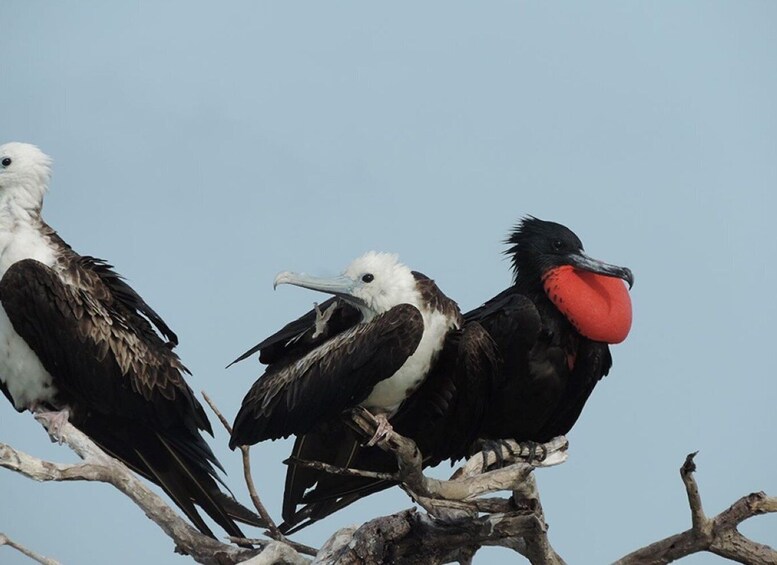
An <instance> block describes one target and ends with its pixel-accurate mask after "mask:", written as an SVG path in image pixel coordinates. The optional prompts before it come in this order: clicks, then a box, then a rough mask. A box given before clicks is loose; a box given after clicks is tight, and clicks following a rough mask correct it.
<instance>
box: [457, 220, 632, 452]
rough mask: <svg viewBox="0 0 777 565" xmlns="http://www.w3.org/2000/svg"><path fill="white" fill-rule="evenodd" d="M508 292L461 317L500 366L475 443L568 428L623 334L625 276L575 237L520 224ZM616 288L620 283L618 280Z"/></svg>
mask: <svg viewBox="0 0 777 565" xmlns="http://www.w3.org/2000/svg"><path fill="white" fill-rule="evenodd" d="M507 243H508V244H509V245H510V248H509V249H508V250H507V251H506V253H507V254H509V255H510V257H511V259H512V265H513V274H514V278H513V285H512V286H510V287H509V288H507V289H506V290H504V291H503V292H501V293H499V294H498V295H497V296H495V297H494V298H492V299H491V300H489V301H488V302H486V303H485V304H483V305H482V306H480V307H479V308H476V309H475V310H472V311H471V312H468V313H467V314H466V315H465V319H466V320H468V321H471V322H478V323H479V324H481V325H482V326H483V327H484V328H485V329H486V331H487V332H488V333H489V335H490V336H491V337H492V338H493V339H494V341H495V342H496V344H497V348H498V349H499V352H500V354H501V357H502V365H501V370H500V373H499V376H498V377H497V381H496V382H497V385H496V387H495V389H494V393H493V395H492V399H493V400H492V403H491V405H490V406H489V409H488V412H487V416H486V418H485V422H484V425H483V429H482V432H481V434H480V435H481V437H483V438H492V439H500V438H512V439H515V440H517V441H528V442H538V443H542V442H546V441H548V440H550V439H552V438H554V437H556V436H559V435H565V434H567V433H568V432H569V431H570V430H571V429H572V426H574V424H575V422H576V421H577V419H578V417H579V416H580V413H581V411H582V409H583V406H584V405H585V403H586V401H587V400H588V397H589V396H590V394H591V392H592V391H593V389H594V387H595V386H596V383H598V382H599V380H600V379H601V378H602V377H604V376H605V375H607V373H608V372H609V370H610V367H611V366H612V356H611V355H610V349H609V347H608V344H615V343H620V342H621V341H623V340H624V339H626V336H627V335H628V333H629V330H630V329H631V299H630V298H629V293H628V291H627V290H626V287H625V285H624V284H623V281H625V282H627V283H628V285H629V288H631V286H632V285H633V284H634V275H633V274H632V272H631V270H630V269H628V268H626V267H620V266H617V265H611V264H608V263H604V262H602V261H599V260H596V259H593V258H591V257H589V256H588V255H586V254H585V253H584V251H583V244H582V242H581V241H580V238H579V237H578V236H577V235H575V233H574V232H573V231H572V230H570V229H569V228H567V227H566V226H563V225H561V224H558V223H555V222H549V221H544V220H540V219H537V218H534V217H531V216H530V217H527V218H525V219H523V221H521V222H520V223H519V224H518V225H517V226H516V228H515V229H514V230H513V232H512V233H511V234H510V236H509V238H508V239H507ZM619 279H622V280H619Z"/></svg>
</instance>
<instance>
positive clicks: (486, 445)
mask: <svg viewBox="0 0 777 565" xmlns="http://www.w3.org/2000/svg"><path fill="white" fill-rule="evenodd" d="M503 448H504V449H505V450H506V451H507V453H508V454H509V456H510V457H515V451H513V448H512V446H511V445H510V444H509V443H508V442H507V440H504V439H496V440H494V439H483V440H480V453H481V454H482V456H483V466H482V467H481V469H480V472H481V473H485V472H486V471H488V470H489V469H501V468H502V467H504V466H505V458H504V455H503V454H502V449H503ZM489 453H493V454H494V458H495V459H496V462H495V463H492V464H491V465H489V464H488V454H489Z"/></svg>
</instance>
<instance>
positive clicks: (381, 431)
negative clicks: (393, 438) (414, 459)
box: [367, 414, 394, 447]
mask: <svg viewBox="0 0 777 565" xmlns="http://www.w3.org/2000/svg"><path fill="white" fill-rule="evenodd" d="M375 419H376V420H377V421H378V429H377V430H375V435H373V436H372V439H371V440H370V441H368V442H367V445H368V446H370V447H372V446H373V445H375V444H376V443H378V442H379V441H381V440H382V439H384V438H385V437H386V436H387V435H389V433H391V432H393V431H394V428H392V427H391V424H390V423H389V421H388V418H387V417H386V415H385V414H376V415H375Z"/></svg>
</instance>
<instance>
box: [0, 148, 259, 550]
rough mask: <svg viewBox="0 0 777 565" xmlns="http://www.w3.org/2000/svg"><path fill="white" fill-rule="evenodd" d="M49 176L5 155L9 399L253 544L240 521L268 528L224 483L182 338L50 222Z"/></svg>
mask: <svg viewBox="0 0 777 565" xmlns="http://www.w3.org/2000/svg"><path fill="white" fill-rule="evenodd" d="M50 176H51V160H50V159H49V157H48V156H46V155H45V154H44V153H43V152H41V151H40V150H39V149H38V148H37V147H35V146H34V145H29V144H26V143H7V144H5V145H2V146H0V277H2V278H0V305H2V308H0V390H2V392H3V393H4V394H5V396H6V397H7V398H8V400H10V401H11V403H12V404H13V406H14V407H15V408H16V409H17V410H18V411H19V412H22V411H24V410H30V411H32V412H35V413H37V414H38V416H41V417H43V418H44V419H47V420H48V421H49V430H50V431H52V432H53V435H54V436H57V435H58V434H59V432H60V430H61V426H62V425H63V424H64V422H66V421H67V420H68V419H69V420H70V421H71V422H72V423H73V425H75V426H76V427H77V428H79V429H81V430H82V431H83V432H84V433H86V434H87V435H89V436H90V437H91V438H92V439H93V440H94V441H95V442H96V443H97V444H98V445H100V446H101V447H102V448H103V449H104V450H105V451H107V452H108V453H110V454H111V455H113V456H114V457H116V458H118V459H120V460H122V461H123V462H124V463H126V464H127V465H129V466H130V467H131V468H133V469H134V470H136V471H137V472H139V473H140V474H142V475H144V476H145V477H146V478H148V479H150V480H152V481H154V482H155V483H157V484H159V485H160V486H161V487H162V488H163V489H164V490H165V491H166V492H167V494H168V495H169V496H170V497H171V498H172V499H173V500H174V501H175V503H176V504H178V506H180V507H181V509H182V510H183V511H184V512H185V513H186V515H187V516H188V517H189V519H190V520H191V521H192V523H194V525H195V526H197V528H199V529H200V530H201V531H202V532H203V533H206V534H208V535H213V534H212V533H211V531H210V529H209V527H208V525H207V524H206V523H205V522H204V521H203V519H202V517H201V516H200V515H199V513H198V512H197V510H196V508H195V504H196V505H199V506H200V507H201V508H202V509H203V510H205V512H206V513H208V514H209V515H210V516H211V517H212V518H213V519H214V520H215V521H216V522H217V523H218V524H219V525H220V526H222V527H223V528H224V529H225V530H226V531H227V532H228V533H229V534H230V535H234V536H240V537H243V536H242V533H241V532H240V529H239V528H238V526H237V525H236V524H235V522H234V520H235V519H237V520H241V521H246V522H249V523H254V524H257V525H262V524H261V521H260V520H259V518H258V517H257V516H256V515H254V514H253V513H251V512H249V511H248V510H246V509H244V508H242V507H241V506H240V505H239V504H238V503H237V502H236V501H234V500H233V499H232V498H231V497H229V496H228V495H226V494H224V493H223V492H222V491H221V490H220V488H219V486H218V485H217V483H216V480H220V479H218V477H217V474H216V467H219V468H220V465H219V463H218V461H217V460H216V457H215V456H214V455H213V452H212V451H211V449H210V447H208V444H207V443H205V440H204V439H203V437H202V435H201V434H200V431H201V430H204V431H207V432H208V433H212V432H211V427H210V423H209V422H208V419H207V417H206V415H205V412H204V410H203V408H202V406H201V405H200V403H199V402H198V401H197V399H196V398H195V396H194V394H193V392H192V390H191V389H190V388H189V386H188V385H187V384H186V381H185V380H184V376H183V375H184V374H185V373H188V371H187V370H186V368H185V367H184V365H183V364H182V363H181V360H180V359H179V358H178V356H177V355H176V354H175V353H174V352H173V348H174V347H175V346H176V345H177V344H178V338H177V336H176V335H175V333H173V331H172V330H171V329H170V328H169V327H168V326H167V325H166V324H165V323H164V321H162V319H161V318H160V317H159V315H158V314H157V313H156V312H155V311H154V310H153V309H151V307H150V306H149V305H148V304H146V302H145V301H144V300H143V299H142V298H141V297H140V296H139V295H138V294H137V293H136V292H135V291H134V290H133V289H132V288H131V287H130V286H129V285H128V284H127V283H126V282H124V280H123V279H122V278H121V277H120V276H119V275H118V274H117V273H116V272H114V271H113V269H112V267H111V266H110V265H108V264H107V263H105V262H104V261H102V260H100V259H96V258H94V257H89V256H81V255H79V254H77V253H76V252H75V251H73V250H72V249H71V248H70V246H69V245H67V244H66V243H65V242H64V241H63V240H62V239H61V238H60V237H59V236H58V235H57V233H56V232H55V231H54V230H53V229H51V228H50V227H49V226H48V225H47V224H46V222H44V221H43V218H42V217H41V209H42V206H43V197H44V195H45V193H46V190H47V188H48V184H49V178H50ZM154 328H156V331H155V329H154ZM157 332H158V333H157Z"/></svg>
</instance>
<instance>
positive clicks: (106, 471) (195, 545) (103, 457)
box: [0, 423, 261, 565]
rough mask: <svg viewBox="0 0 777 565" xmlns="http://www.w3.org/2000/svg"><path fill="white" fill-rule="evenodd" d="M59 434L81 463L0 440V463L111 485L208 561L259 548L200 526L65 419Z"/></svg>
mask: <svg viewBox="0 0 777 565" xmlns="http://www.w3.org/2000/svg"><path fill="white" fill-rule="evenodd" d="M60 436H61V438H62V440H63V442H64V443H66V444H67V445H68V446H69V447H70V448H71V449H72V450H73V451H75V452H76V453H77V454H78V456H79V457H81V459H83V460H84V462H83V463H79V464H61V463H51V462H48V461H43V460H41V459H38V458H37V457H33V456H31V455H28V454H26V453H24V452H21V451H18V450H16V449H14V448H12V447H11V446H9V445H6V444H4V443H0V467H4V468H6V469H10V470H12V471H14V472H16V473H20V474H22V475H24V476H26V477H28V478H31V479H33V480H35V481H99V482H104V483H109V484H111V485H113V486H114V487H116V488H117V489H118V490H120V491H121V492H122V493H124V494H125V495H126V496H128V497H129V498H130V499H131V500H132V501H133V502H134V503H135V504H137V505H138V506H139V507H140V508H141V509H142V510H143V511H144V512H145V514H146V516H148V517H149V518H150V519H151V520H152V521H154V522H155V523H156V524H157V525H158V526H159V527H160V528H161V529H162V531H164V532H165V534H167V536H168V537H170V538H171V539H172V540H173V541H174V542H175V545H176V551H178V552H180V553H184V554H187V555H190V556H191V557H192V558H193V559H194V560H195V561H197V562H199V563H204V564H213V565H226V564H231V563H240V562H242V561H245V560H246V559H249V558H251V557H253V556H254V555H257V554H258V553H260V551H261V550H249V549H244V548H239V547H235V546H233V545H228V544H224V543H222V542H220V541H218V540H215V539H213V538H211V537H209V536H206V535H204V534H202V533H200V532H199V531H198V530H196V529H195V528H194V527H193V526H191V525H190V524H189V523H188V522H186V521H185V520H184V519H183V518H181V517H180V516H179V515H178V514H177V513H176V512H174V511H173V510H172V509H171V508H170V507H169V506H168V505H167V504H165V502H164V501H163V500H162V499H161V498H160V497H159V496H157V495H156V494H155V493H154V492H152V491H151V490H150V489H149V488H148V487H146V485H145V484H143V483H142V482H141V481H140V479H138V478H137V477H136V476H135V475H134V473H132V472H131V471H130V470H129V469H128V468H127V467H126V466H125V465H124V464H123V463H121V462H120V461H118V460H116V459H113V458H112V457H110V456H108V455H107V454H106V453H105V452H104V451H102V450H101V449H100V448H99V447H97V445H95V444H94V443H93V442H92V441H91V440H90V439H89V438H88V437H87V436H86V435H85V434H83V433H82V432H81V431H79V430H78V429H76V428H75V427H74V426H73V425H72V424H69V423H66V424H65V425H64V426H62V428H61V430H60Z"/></svg>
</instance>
